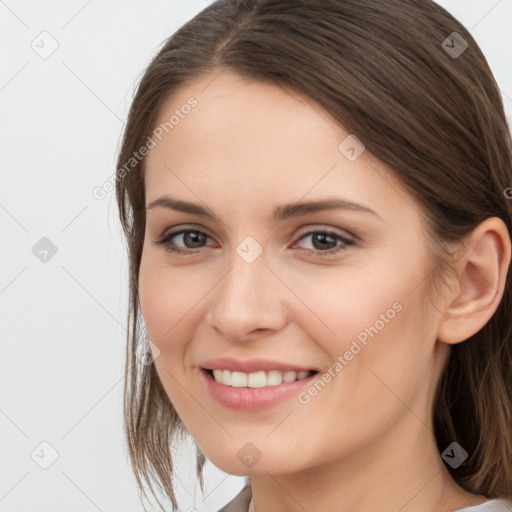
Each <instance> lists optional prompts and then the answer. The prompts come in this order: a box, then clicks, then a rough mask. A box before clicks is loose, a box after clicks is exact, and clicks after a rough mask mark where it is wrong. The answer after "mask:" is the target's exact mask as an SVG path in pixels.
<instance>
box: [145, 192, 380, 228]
mask: <svg viewBox="0 0 512 512" xmlns="http://www.w3.org/2000/svg"><path fill="white" fill-rule="evenodd" d="M157 207H161V208H167V209H169V210H176V211H180V212H184V213H190V214H193V215H200V216H202V217H206V218H208V219H213V220H219V218H218V217H217V216H216V215H215V214H214V213H212V212H211V211H210V210H209V209H207V208H205V207H203V206H201V205H199V204H196V203H191V202H188V201H181V200H179V199H174V198H172V197H169V196H162V197H159V198H157V199H155V200H154V201H152V202H151V203H149V204H148V205H146V211H148V210H152V209H154V208H157ZM327 210H352V211H357V212H363V213H370V214H372V215H375V216H377V217H379V218H381V217H380V215H379V214H378V213H377V212H375V211H373V210H372V209H371V208H369V207H368V206H365V205H363V204H360V203H354V202H352V201H348V200H346V199H342V198H338V197H330V198H326V199H322V200H317V201H303V202H296V203H288V204H282V205H280V206H278V207H277V208H275V209H274V211H273V212H272V218H273V220H274V221H275V222H279V221H283V220H286V219H290V218H292V217H299V216H301V215H308V214H311V213H318V212H323V211H327Z"/></svg>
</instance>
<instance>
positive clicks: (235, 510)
mask: <svg viewBox="0 0 512 512" xmlns="http://www.w3.org/2000/svg"><path fill="white" fill-rule="evenodd" d="M251 497H252V492H251V484H250V483H249V482H247V483H246V484H245V486H244V487H243V489H242V490H241V491H240V492H239V493H238V494H237V495H236V496H235V497H234V498H233V499H232V500H231V501H230V502H229V503H228V504H227V505H225V506H224V507H222V508H221V509H220V510H218V512H247V511H248V510H249V503H250V502H251Z"/></svg>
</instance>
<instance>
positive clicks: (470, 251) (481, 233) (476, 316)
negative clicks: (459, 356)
mask: <svg viewBox="0 0 512 512" xmlns="http://www.w3.org/2000/svg"><path fill="white" fill-rule="evenodd" d="M510 256H511V240H510V235H509V233H508V229H507V226H506V225H505V223H504V222H503V221H502V220H501V219H500V218H498V217H490V218H488V219H486V220H485V221H483V222H481V223H480V224H479V225H478V226H477V227H476V228H475V229H474V230H473V233H472V234H471V240H470V242H469V244H468V246H467V249H466V251H465V254H464V255H463V256H462V258H461V261H460V264H459V269H460V272H459V278H458V283H456V284H458V286H456V287H455V289H456V290H457V292H456V295H455V296H453V295H451V296H450V297H449V302H448V304H447V306H446V308H445V310H444V314H443V317H442V319H441V322H440V324H439V327H438V335H437V338H438V340H439V341H442V342H444V343H449V344H455V343H459V342H461V341H464V340H467V339H468V338H470V337H471V336H473V335H474V334H476V333H477V332H478V331H479V330H480V329H482V327H484V325H485V324H486V323H487V322H488V321H489V320H490V318H491V317H492V316H493V314H494V313H495V311H496V310H497V309H498V306H499V303H500V301H501V298H502V296H503V291H504V289H505V282H506V276H507V272H508V268H509V264H510Z"/></svg>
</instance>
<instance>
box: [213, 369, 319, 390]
mask: <svg viewBox="0 0 512 512" xmlns="http://www.w3.org/2000/svg"><path fill="white" fill-rule="evenodd" d="M312 373H313V372H311V371H302V372H292V371H286V372H281V371H279V370H270V371H268V372H264V371H259V372H254V373H244V372H231V371H229V370H213V378H214V379H215V380H216V381H217V382H219V383H221V384H224V385H225V386H233V387H235V388H246V387H249V388H263V387H266V386H278V385H279V384H282V383H283V382H285V383H286V382H294V381H295V380H302V379H305V378H306V377H309V376H310V375H311V374H312Z"/></svg>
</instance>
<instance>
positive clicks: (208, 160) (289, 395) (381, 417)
mask: <svg viewBox="0 0 512 512" xmlns="http://www.w3.org/2000/svg"><path fill="white" fill-rule="evenodd" d="M214 78H215V76H214V75H210V76H208V77H203V78H202V79H201V80H198V81H196V82H194V83H193V84H191V85H189V86H187V87H185V88H183V89H182V90H180V91H179V92H178V93H176V94H175V95H174V96H173V97H172V98H170V99H169V101H168V102H167V104H166V105H165V108H164V109H163V110H162V112H161V115H160V119H159V123H162V124H163V123H165V122H168V121H169V119H170V118H171V119H172V120H171V121H170V123H169V122H168V124H167V126H166V129H163V130H162V128H160V130H159V131H157V132H154V133H156V134H158V136H154V137H152V138H153V141H154V142H155V143H156V146H155V147H153V148H152V149H151V150H150V152H149V155H148V156H147V168H146V176H145V190H146V206H147V207H148V206H149V205H151V204H152V203H154V202H155V201H158V200H162V199H168V201H167V203H165V202H162V201H160V204H159V205H156V206H153V207H152V208H148V209H147V222H146V232H145V239H144V248H143V254H142V262H141V268H140V280H139V287H140V302H141V308H142V314H143V317H144V320H145V324H146V328H147V333H148V337H149V338H150V340H151V341H152V343H153V344H154V345H155V346H156V347H158V350H159V352H158V351H155V352H154V353H155V355H157V354H158V355H157V357H156V359H155V365H156V369H157V372H158V375H159V377H160V379H161V381H162V384H163V386H164V388H165V390H166V392H167V394H168V396H169V399H170V401H171V402H172V404H173V405H174V407H175V408H176V410H177V412H178V414H179V416H180V418H181V420H182V421H183V423H184V425H185V427H186V428H187V430H188V431H189V432H190V433H191V434H192V436H193V437H194V438H195V440H196V441H197V443H198V444H199V446H200V447H201V449H202V450H203V451H204V453H205V454H206V455H207V457H208V458H209V459H210V460H211V461H212V462H213V463H214V464H216V465H217V466H218V467H220V468H221V469H223V470H225V471H227V472H230V473H234V474H239V475H248V474H253V475H255V474H263V473H266V472H267V471H268V472H270V473H274V474H275V473H289V472H295V471H301V470H304V469H308V468H313V467H317V466H320V465H322V464H328V463H331V462H334V461H336V460H339V459H340V458H346V457H349V456H351V455H352V454H353V455H354V456H359V455H360V454H361V453H365V450H373V449H377V450H381V453H384V452H383V450H393V449H396V448H398V447H399V445H400V443H405V442H406V439H405V438H406V437H407V436H413V437H415V438H418V436H419V438H421V436H425V435H427V434H428V433H429V431H428V429H426V428H425V425H428V424H430V423H429V421H430V407H431V403H432V399H433V391H434V388H435V384H436V383H437V380H438V377H439V375H440V371H441V370H442V365H443V363H444V361H445V358H446V355H447V354H448V352H447V350H448V346H447V345H445V344H443V343H439V342H437V341H436V334H437V333H436V328H437V324H438V322H439V320H440V317H439V313H437V312H436V310H435V309H433V308H431V314H430V315H429V316H428V318H425V317H424V306H425V302H424V301H425V298H424V297H425V295H424V292H425V283H426V278H427V276H428V275H429V273H430V272H431V268H430V267H429V265H428V261H427V252H426V247H425V241H426V239H425V235H424V230H423V220H422V217H421V216H420V210H419V207H418V205H417V204H416V203H415V201H414V200H413V199H412V198H411V196H410V195H409V194H408V193H407V192H406V191H405V190H404V189H403V188H402V187H401V186H400V184H399V183H398V182H397V181H396V179H395V178H393V176H392V175H391V173H390V172H389V169H388V168H386V166H385V165H384V164H383V163H381V162H379V161H377V160H376V159H375V157H373V156H372V155H371V154H370V153H369V151H368V150H366V149H364V146H361V143H360V142H358V141H357V140H356V139H355V138H354V137H353V136H352V135H351V134H350V133H349V132H347V131H346V130H345V129H344V128H342V127H340V126H339V125H337V124H336V123H335V121H334V120H333V119H332V118H330V117H329V116H328V114H327V113H326V112H325V111H324V110H322V109H321V107H319V106H318V105H317V104H316V103H314V102H313V101H312V100H309V99H308V100H307V101H306V100H305V99H304V97H301V96H299V95H298V94H297V93H296V92H295V93H293V92H291V91H288V92H287V91H286V90H285V89H283V88H280V87H278V86H276V85H270V84H264V83H260V82H253V81H248V80H245V79H242V78H240V77H239V76H237V75H234V74H231V73H228V72H224V73H222V74H220V75H219V76H217V77H216V78H215V79H214ZM212 80H213V81H212ZM191 97H193V99H192V100H191V99H190V98H191ZM187 105H188V106H187ZM172 116H174V117H172ZM166 131H167V132H168V133H166ZM162 133H163V136H162ZM160 138H161V140H159V139H160ZM363 142H364V141H363ZM151 146H153V145H151ZM328 202H330V203H332V204H330V205H329V204H327V203H328ZM335 203H338V204H337V206H336V204H335ZM349 203H357V205H360V206H354V205H352V206H350V205H349ZM166 204H167V206H166ZM173 205H174V206H175V207H174V208H173V207H171V206H173ZM322 205H324V206H322ZM184 206H186V208H184ZM205 213H206V214H205ZM184 230H188V231H187V232H185V233H184V232H183V231H184ZM171 233H176V234H175V235H174V236H173V237H172V238H171V237H167V239H168V241H167V247H168V248H176V249H179V250H181V251H183V252H181V253H176V252H171V251H170V250H167V248H166V246H164V245H162V244H157V243H155V241H156V240H158V239H162V237H164V235H169V234H171ZM425 309H426V308H425ZM208 370H216V371H215V376H216V377H217V378H218V379H219V382H216V381H215V380H214V378H213V377H212V375H211V373H210V372H209V371H208ZM294 370H295V373H293V371H294ZM311 371H315V372H316V373H314V374H313V375H311V376H309V375H310V373H305V372H311ZM248 374H255V375H250V376H248ZM297 378H299V380H294V379H297ZM229 379H231V381H230V380H229ZM283 379H284V382H282V381H283ZM293 380H294V381H293ZM292 381H293V382H292ZM229 382H231V384H232V385H229ZM280 382H281V384H280ZM366 453H371V452H370V451H368V452H366Z"/></svg>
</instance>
